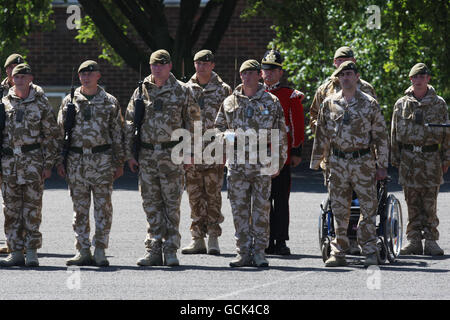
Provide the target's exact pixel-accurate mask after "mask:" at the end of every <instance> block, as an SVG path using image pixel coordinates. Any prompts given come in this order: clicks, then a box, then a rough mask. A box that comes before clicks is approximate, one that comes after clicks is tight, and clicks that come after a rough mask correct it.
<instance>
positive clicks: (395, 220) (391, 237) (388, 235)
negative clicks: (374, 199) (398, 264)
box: [384, 194, 403, 263]
mask: <svg viewBox="0 0 450 320" xmlns="http://www.w3.org/2000/svg"><path fill="white" fill-rule="evenodd" d="M385 213H386V221H385V226H384V242H385V244H386V247H387V258H388V260H389V262H391V263H392V262H395V260H396V259H397V257H398V255H399V254H400V249H401V248H402V236H403V217H402V208H401V206H400V202H399V201H398V199H397V198H396V197H395V196H394V195H392V194H391V195H389V197H388V198H387V200H386V211H385Z"/></svg>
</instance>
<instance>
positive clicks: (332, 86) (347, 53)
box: [309, 47, 377, 133]
mask: <svg viewBox="0 0 450 320" xmlns="http://www.w3.org/2000/svg"><path fill="white" fill-rule="evenodd" d="M345 61H352V62H354V63H356V58H355V54H354V52H353V50H352V48H350V47H340V48H339V49H337V50H336V52H335V53H334V59H333V65H334V66H335V67H336V68H339V66H340V65H341V64H342V63H344V62H345ZM357 87H358V89H359V90H361V91H362V92H364V93H367V94H368V95H370V96H372V98H375V99H376V98H377V96H376V94H375V90H374V88H373V87H372V85H371V84H370V83H368V82H367V81H364V80H363V79H359V80H358V84H357ZM340 90H341V85H340V83H339V78H338V77H336V76H335V75H332V76H331V77H330V78H328V79H327V80H325V81H324V83H323V84H322V85H321V86H320V87H319V88H318V89H317V91H316V94H315V95H314V99H313V102H312V103H311V107H310V109H309V115H310V118H309V125H310V127H311V130H312V132H313V133H314V132H315V131H316V124H317V116H318V115H319V111H320V106H321V104H322V103H323V101H324V100H325V99H326V98H327V97H329V96H331V95H333V94H335V93H337V92H338V91H340Z"/></svg>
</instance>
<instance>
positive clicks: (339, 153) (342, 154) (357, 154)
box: [333, 148, 370, 159]
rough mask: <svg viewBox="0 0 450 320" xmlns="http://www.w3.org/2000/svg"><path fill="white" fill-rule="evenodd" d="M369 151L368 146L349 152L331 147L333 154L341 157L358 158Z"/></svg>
mask: <svg viewBox="0 0 450 320" xmlns="http://www.w3.org/2000/svg"><path fill="white" fill-rule="evenodd" d="M369 152H370V148H367V149H360V150H356V151H351V152H344V151H341V150H338V149H334V148H333V154H334V155H335V156H336V157H338V158H342V159H358V158H359V157H362V156H364V155H366V154H368V153H369Z"/></svg>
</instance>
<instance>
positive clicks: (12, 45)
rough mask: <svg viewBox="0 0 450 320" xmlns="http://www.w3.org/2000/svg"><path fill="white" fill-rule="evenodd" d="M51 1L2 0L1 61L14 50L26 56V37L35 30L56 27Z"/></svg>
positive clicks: (0, 27) (0, 19)
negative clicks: (52, 18)
mask: <svg viewBox="0 0 450 320" xmlns="http://www.w3.org/2000/svg"><path fill="white" fill-rule="evenodd" d="M51 3H52V1H51V0H35V1H27V0H0V61H5V59H6V58H7V57H8V56H9V55H10V54H11V53H14V52H20V53H22V54H23V55H25V56H26V53H27V52H26V51H25V49H24V39H26V37H27V36H28V35H29V34H31V33H32V32H34V31H47V30H51V29H52V28H53V27H54V22H53V21H52V20H51V18H50V16H51V14H52V13H53V11H52V7H51ZM2 67H3V64H2Z"/></svg>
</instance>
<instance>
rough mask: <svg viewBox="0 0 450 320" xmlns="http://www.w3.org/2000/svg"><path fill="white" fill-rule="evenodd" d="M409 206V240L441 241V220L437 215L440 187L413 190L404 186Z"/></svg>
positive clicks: (407, 228) (407, 233)
mask: <svg viewBox="0 0 450 320" xmlns="http://www.w3.org/2000/svg"><path fill="white" fill-rule="evenodd" d="M403 191H404V193H405V200H406V205H407V206H408V224H407V227H406V238H407V239H408V240H422V239H426V240H439V231H438V230H437V227H438V225H439V219H438V217H437V214H436V209H437V197H438V193H439V186H436V187H427V188H411V187H406V186H403Z"/></svg>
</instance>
